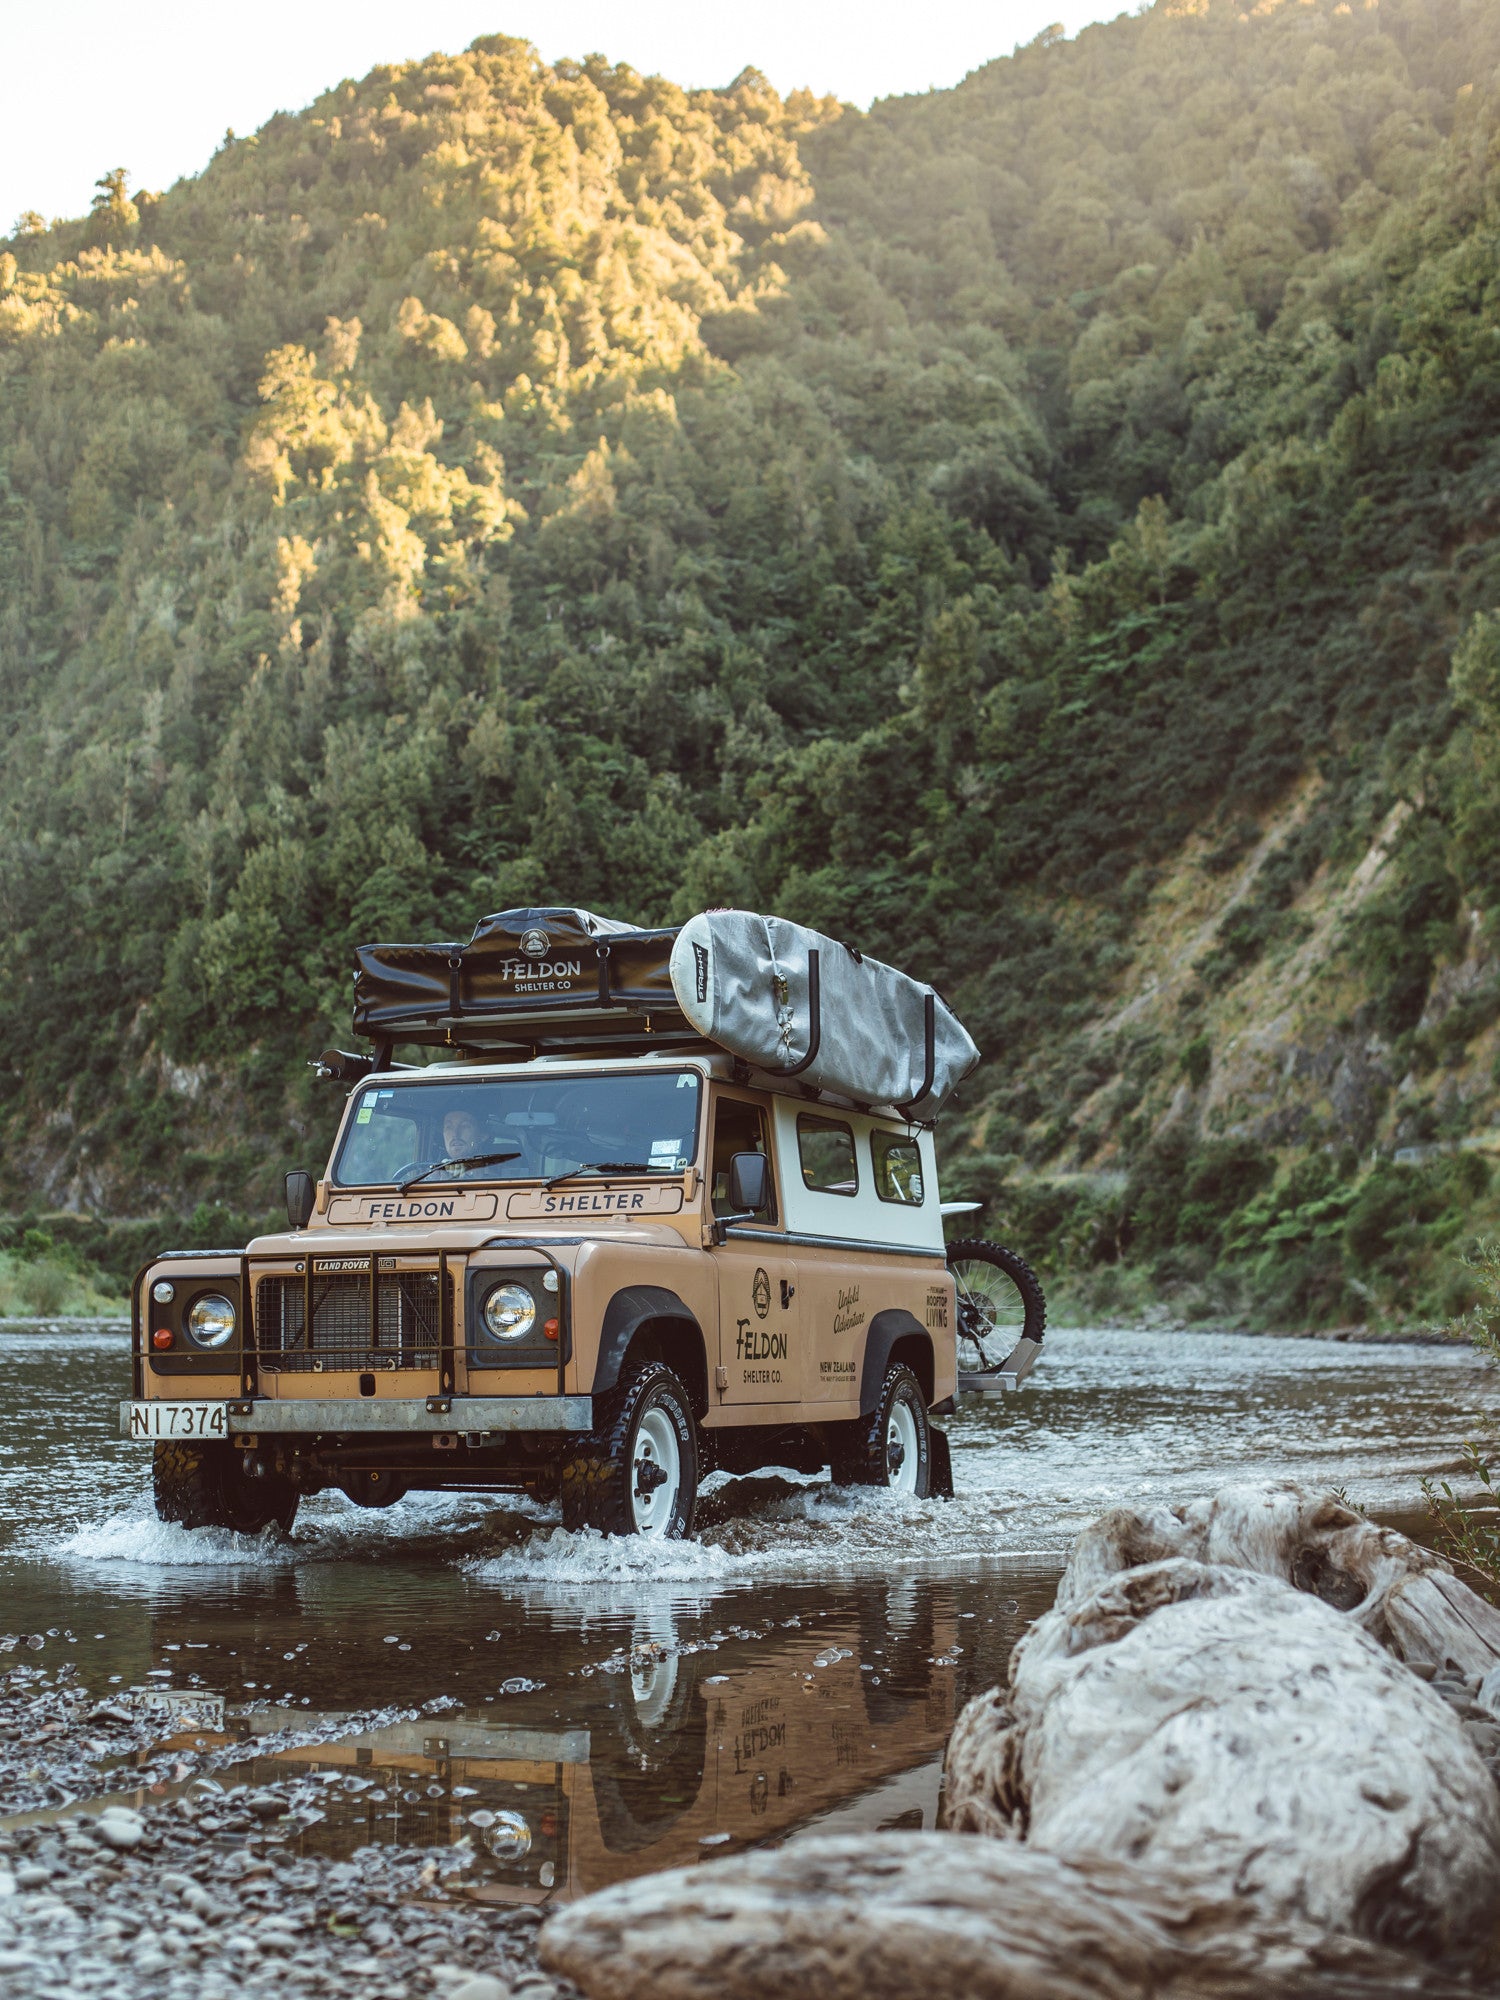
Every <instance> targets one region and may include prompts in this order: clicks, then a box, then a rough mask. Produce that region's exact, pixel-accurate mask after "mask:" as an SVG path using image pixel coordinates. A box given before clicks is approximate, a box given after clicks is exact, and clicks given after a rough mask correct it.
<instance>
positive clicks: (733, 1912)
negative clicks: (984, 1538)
mask: <svg viewBox="0 0 1500 2000" xmlns="http://www.w3.org/2000/svg"><path fill="white" fill-rule="evenodd" d="M540 1951H541V1957H542V1962H543V1963H544V1964H545V1965H546V1966H548V1967H549V1968H550V1969H551V1970H552V1971H553V1972H557V1973H561V1974H563V1975H564V1976H565V1977H567V1978H569V1979H571V1980H573V1981H574V1982H575V1984H577V1985H578V1986H580V1987H581V1988H582V1989H583V1991H584V1992H585V1993H586V1994H588V1995H589V1997H590V2000H1375V1996H1379V2000H1395V1996H1400V1995H1404V1994H1414V1995H1415V1994H1420V1995H1422V1996H1423V2000H1451V1997H1452V1996H1457V1995H1461V1994H1468V1995H1469V1996H1470V2000H1472V1995H1473V1988H1472V1987H1466V1986H1464V1985H1462V1984H1460V1983H1458V1982H1457V1981H1456V1980H1455V1979H1454V1978H1453V1977H1451V1976H1450V1975H1448V1974H1447V1973H1445V1972H1444V1971H1443V1970H1442V1969H1441V1968H1439V1967H1435V1966H1425V1965H1422V1964H1420V1963H1416V1962H1414V1961H1413V1960H1411V1959H1410V1958H1407V1957H1405V1956H1404V1955H1398V1954H1396V1953H1394V1952H1391V1951H1388V1950H1385V1949H1383V1948H1382V1947H1381V1946H1379V1945H1371V1944H1366V1943H1364V1942H1362V1941H1360V1940H1357V1939H1344V1938H1330V1937H1327V1936H1326V1935H1324V1934H1323V1933H1321V1932H1318V1931H1315V1930H1313V1929H1312V1928H1310V1927H1309V1926H1307V1925H1295V1924H1285V1923H1279V1924H1278V1923H1270V1922H1267V1920H1266V1919H1265V1918H1263V1917H1262V1916H1261V1915H1260V1914H1259V1913H1258V1912H1257V1911H1256V1910H1255V1908H1254V1907H1253V1905H1251V1904H1250V1903H1249V1902H1247V1901H1246V1900H1245V1899H1244V1898H1241V1897H1236V1896H1233V1895H1232V1894H1225V1893H1222V1892H1220V1893H1217V1894H1216V1893H1214V1892H1212V1891H1209V1890H1205V1889H1203V1888H1201V1887H1199V1888H1195V1887H1193V1886H1192V1885H1190V1884H1185V1883H1180V1882H1173V1881H1171V1880H1170V1879H1167V1878H1164V1877H1162V1876H1160V1875H1158V1874H1156V1873H1154V1872H1152V1871H1150V1870H1146V1869H1141V1868H1136V1867H1132V1866H1130V1865H1129V1864H1127V1863H1121V1862H1109V1861H1092V1862H1090V1863H1088V1864H1087V1865H1080V1864H1076V1863H1073V1862H1069V1861H1063V1860H1060V1859H1059V1858H1058V1857H1057V1856H1056V1855H1051V1854H1043V1853H1041V1852H1039V1851H1038V1850H1036V1849H1034V1848H1030V1847H1023V1846H1014V1845H1007V1846H1003V1847H1002V1846H1000V1845H998V1844H997V1843H995V1842H992V1841H985V1840H966V1839H964V1838H962V1837H960V1836H958V1835H956V1834H950V1833H928V1834H917V1835H914V1836H913V1835H904V1834H883V1833H874V1834H866V1835H862V1836H847V1837H843V1838H838V1839H835V1838H828V1837H825V1838H820V1839H808V1840H799V1841H794V1842H792V1843H791V1845H789V1846H787V1847H783V1848H771V1849H765V1850H761V1851H759V1852H756V1853H751V1854H745V1855H740V1856H737V1857H736V1858H735V1859H733V1860H730V1861H720V1862H711V1863H708V1864H705V1865H704V1866H701V1867H698V1868H678V1869H673V1870H672V1871H671V1872H670V1873H669V1874H664V1875H647V1876H643V1877H641V1878H640V1879H638V1880H637V1881H634V1882H626V1883H622V1884H621V1885H620V1886H619V1887H618V1888H613V1889H605V1890H601V1891H600V1892H599V1893H598V1894H597V1895H594V1896H590V1897H587V1898H586V1899H585V1900H584V1901H583V1902H580V1903H575V1904H574V1905H573V1906H572V1907H571V1908H570V1909H563V1910H560V1911H559V1912H558V1913H557V1915H556V1916H554V1917H552V1918H551V1919H550V1921H549V1922H548V1924H547V1926H546V1928H545V1929H544V1930H543V1932H542V1934H541V1939H540Z"/></svg>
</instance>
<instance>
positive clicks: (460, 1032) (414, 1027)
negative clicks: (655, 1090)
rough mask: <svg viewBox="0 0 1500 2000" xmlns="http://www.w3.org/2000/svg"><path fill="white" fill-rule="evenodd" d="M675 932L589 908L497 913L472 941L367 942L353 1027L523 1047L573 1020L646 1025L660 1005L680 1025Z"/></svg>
mask: <svg viewBox="0 0 1500 2000" xmlns="http://www.w3.org/2000/svg"><path fill="white" fill-rule="evenodd" d="M676 935H677V933H676V931H675V930H639V929H637V928H636V926H635V925H633V924H619V923H614V922H612V921H611V919H610V918H608V917H596V916H594V915H593V914H592V913H591V912H590V911H588V910H569V909H541V910H502V911H501V912H500V913H499V915H497V916H492V917H481V918H480V920H479V922H478V923H477V924H476V925H475V926H474V935H473V936H472V937H471V938H470V939H469V940H468V942H467V943H466V944H465V943H458V942H454V943H448V944H365V945H360V946H358V947H357V948H356V950H355V954H354V957H355V972H354V1031H355V1033H356V1034H360V1035H369V1036H371V1037H372V1038H374V1039H375V1040H377V1041H390V1040H400V1041H419V1042H422V1041H426V1042H431V1041H440V1042H441V1041H448V1042H459V1043H462V1042H467V1041H471V1040H472V1041H474V1042H476V1043H478V1044H480V1045H481V1046H484V1045H489V1044H491V1043H493V1042H496V1041H498V1042H501V1043H512V1042H513V1043H517V1044H521V1043H526V1042H530V1041H535V1040H536V1039H537V1038H538V1036H541V1037H542V1038H544V1039H546V1038H548V1037H549V1036H550V1035H551V1034H552V1033H566V1032H567V1031H568V1030H569V1028H570V1027H571V1028H572V1029H574V1030H577V1029H579V1028H582V1027H584V1026H587V1027H589V1028H591V1029H592V1030H594V1031H595V1032H599V1033H603V1032H606V1031H607V1030H609V1029H610V1028H611V1027H612V1026H613V1027H616V1028H618V1029H619V1030H620V1031H624V1030H625V1029H626V1028H627V1026H628V1025H629V1022H630V1020H631V1019H633V1022H634V1027H635V1029H636V1031H637V1032H639V1030H640V1027H641V1016H642V1015H643V1014H650V1015H653V1016H654V1015H657V1014H660V1013H662V1012H663V1011H664V1012H665V1013H667V1014H669V1015H672V1016H675V1017H676V1027H677V1029H678V1030H679V1031H682V1030H683V1029H685V1027H686V1023H685V1022H684V1021H683V1019H682V1017H681V1014H680V1012H679V1011H678V1008H677V1002H676V999H675V996H674V995H673V992H672V981H671V978H670V976H669V974H668V971H667V957H668V954H669V952H670V951H671V948H672V940H673V938H675V937H676ZM549 1022H550V1023H551V1027H550V1029H549V1027H548V1023H549ZM667 1025H669V1024H668V1023H665V1022H664V1023H663V1026H667ZM450 1031H451V1032H450Z"/></svg>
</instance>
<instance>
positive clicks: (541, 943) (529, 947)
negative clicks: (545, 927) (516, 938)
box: [521, 930, 552, 958]
mask: <svg viewBox="0 0 1500 2000" xmlns="http://www.w3.org/2000/svg"><path fill="white" fill-rule="evenodd" d="M521 949H522V951H524V952H525V954H526V956H527V957H528V958H545V957H546V955H547V953H548V952H549V951H550V950H551V949H552V940H551V938H549V937H548V935H547V933H546V932H545V931H538V930H531V931H522V933H521Z"/></svg>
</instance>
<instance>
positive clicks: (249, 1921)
mask: <svg viewBox="0 0 1500 2000" xmlns="http://www.w3.org/2000/svg"><path fill="white" fill-rule="evenodd" d="M235 1817H238V1818H243V1820H244V1826H243V1827H242V1828H241V1827H231V1828H229V1829H226V1831H225V1833H224V1834H222V1835H220V1836H211V1835H208V1834H206V1833H204V1832H203V1830H202V1829H201V1828H199V1827H196V1826H194V1825H192V1824H191V1823H189V1822H187V1821H185V1820H184V1819H183V1818H182V1817H181V1816H180V1814H179V1813H177V1812H176V1811H174V1810H173V1809H172V1808H170V1807H166V1808H147V1809H146V1810H145V1811H133V1810H130V1809H127V1808H123V1807H116V1808H112V1809H108V1810H106V1811H105V1812H104V1813H103V1814H101V1815H99V1816H79V1817H76V1818H73V1819H70V1820H67V1821H65V1822H62V1823H51V1824H47V1825H43V1826H29V1827H20V1828H12V1829H10V1830H9V1831H0V1990H4V1991H8V1992H21V1991H23V1990H24V1991H25V1992H27V1993H29V1994H32V1995H46V1996H49V2000H51V1996H56V2000H78V1996H81V1995H97V1996H99V2000H221V1996H222V2000H228V1997H229V1996H230V1995H231V1994H242V1993H251V1994H258V1993H267V1994H269V1993H275V1994H276V1995H278V1996H279V2000H302V1996H309V2000H311V1996H314V1995H323V1994H329V1993H346V1992H349V1993H352V1992H356V1991H357V1992H358V1993H360V1994H361V1995H363V1996H368V2000H406V1996H408V1995H425V1994H429V1993H431V1994H436V1995H438V1996H439V2000H567V1996H569V1995H571V1993H572V1989H571V1988H570V1987H567V1986H566V1985H564V1984H562V1983H560V1982H559V1981H557V1980H555V1979H552V1978H549V1977H547V1976H545V1975H544V1974H542V1973H541V1972H540V1971H539V1970H538V1967H537V1962H536V1956H535V1950H534V1941H535V1936H536V1932H537V1929H538V1927H539V1925H540V1922H541V1913H540V1912H538V1911H534V1910H530V1909H521V1910H497V1909H494V1908H489V1907H484V1906H481V1905H476V1904H474V1903H472V1902H465V1901H464V1900H463V1899H462V1898H461V1896H459V1895H455V1894H454V1893H453V1889H454V1884H453V1874H452V1871H453V1870H454V1867H455V1863H456V1862H458V1863H461V1859H462V1857H461V1855H459V1854H458V1853H457V1852H456V1851H455V1850H452V1849H444V1850H442V1851H441V1852H440V1853H421V1852H392V1851H389V1850H383V1849H379V1848H373V1847H371V1848H365V1849H362V1850H361V1851H360V1852H359V1853H357V1854H355V1855H354V1856H353V1857H352V1858H351V1859H349V1860H347V1861H330V1860H325V1859H322V1858H320V1857H316V1856H309V1855H295V1856H294V1855H291V1854H288V1853H287V1852H286V1851H285V1850H284V1849H281V1848H279V1847H277V1846H274V1845H271V1844H267V1843H263V1842H261V1841H258V1840H257V1839H256V1838H255V1836H254V1834H253V1832H252V1831H251V1829H252V1828H254V1826H255V1825H256V1823H257V1822H256V1819H255V1816H254V1801H253V1799H252V1800H250V1801H249V1802H248V1804H245V1805H244V1806H243V1809H242V1811H241V1812H240V1813H239V1814H237V1815H235Z"/></svg>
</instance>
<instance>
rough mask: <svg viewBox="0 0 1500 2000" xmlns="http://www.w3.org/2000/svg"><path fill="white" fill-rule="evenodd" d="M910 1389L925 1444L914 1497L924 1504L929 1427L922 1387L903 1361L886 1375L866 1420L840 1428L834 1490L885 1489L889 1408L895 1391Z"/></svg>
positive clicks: (835, 1448)
mask: <svg viewBox="0 0 1500 2000" xmlns="http://www.w3.org/2000/svg"><path fill="white" fill-rule="evenodd" d="M908 1384H909V1385H910V1389H911V1394H912V1398H913V1400H914V1402H915V1405H916V1408H917V1410H918V1411H919V1412H920V1421H919V1429H920V1433H921V1436H922V1438H923V1440H924V1441H925V1444H926V1451H925V1452H924V1454H923V1461H922V1475H921V1478H920V1479H919V1480H918V1482H917V1493H916V1497H917V1498H918V1499H919V1500H926V1499H927V1498H928V1497H929V1496H930V1494H931V1491H932V1425H931V1423H930V1422H929V1421H928V1416H927V1399H926V1397H925V1396H924V1395H923V1394H922V1385H921V1383H920V1382H919V1381H918V1380H917V1378H916V1376H915V1374H914V1373H913V1372H912V1370H911V1369H910V1368H908V1367H907V1365H906V1363H905V1362H904V1361H893V1362H892V1363H891V1365H890V1367H889V1368H887V1369H886V1371H885V1376H884V1379H883V1380H882V1382H881V1384H880V1394H879V1395H878V1396H877V1397H876V1398H875V1408H874V1409H873V1410H872V1411H871V1412H870V1414H869V1416H867V1417H856V1418H855V1419H854V1421H853V1422H852V1423H850V1424H846V1425H844V1426H842V1427H841V1429H842V1435H840V1436H839V1437H838V1438H837V1439H835V1441H834V1446H833V1454H832V1458H833V1463H832V1468H831V1470H832V1474H833V1483H834V1485H835V1486H887V1485H888V1484H889V1482H888V1480H887V1478H886V1469H885V1427H886V1423H887V1421H888V1419H889V1417H890V1410H891V1404H892V1403H893V1402H894V1401H895V1399H896V1395H897V1393H898V1391H899V1390H900V1389H901V1388H903V1387H904V1386H906V1385H908Z"/></svg>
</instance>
